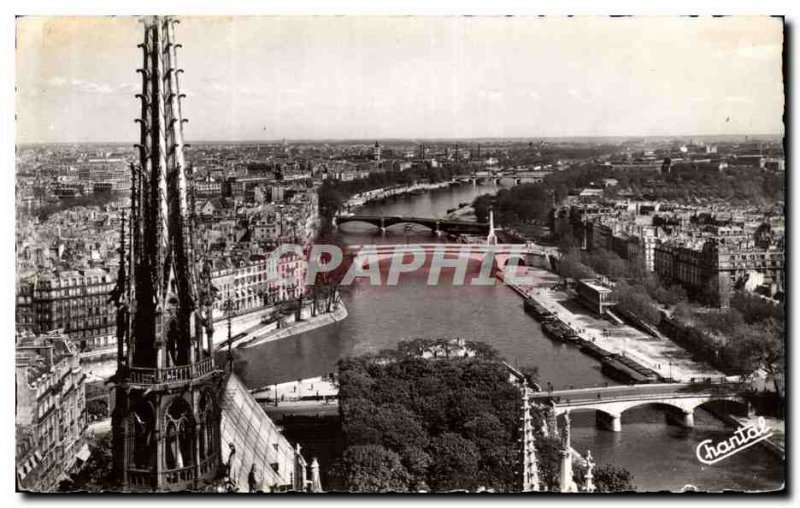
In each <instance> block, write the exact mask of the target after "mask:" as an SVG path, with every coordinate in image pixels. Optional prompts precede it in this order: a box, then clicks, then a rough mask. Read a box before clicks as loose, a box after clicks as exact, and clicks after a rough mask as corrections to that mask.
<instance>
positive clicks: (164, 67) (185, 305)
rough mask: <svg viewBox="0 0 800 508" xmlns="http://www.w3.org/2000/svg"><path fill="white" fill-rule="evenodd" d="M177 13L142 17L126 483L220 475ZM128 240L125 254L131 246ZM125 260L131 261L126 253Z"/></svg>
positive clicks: (123, 386)
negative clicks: (189, 175) (198, 270)
mask: <svg viewBox="0 0 800 508" xmlns="http://www.w3.org/2000/svg"><path fill="white" fill-rule="evenodd" d="M177 23H178V21H177V20H175V19H173V18H171V17H159V16H152V17H147V18H144V19H143V32H144V41H143V42H142V43H141V44H140V45H139V48H140V49H141V50H142V68H141V69H138V72H139V73H140V75H141V78H142V92H141V93H140V94H137V96H136V97H137V98H138V99H139V101H140V105H141V116H140V118H138V119H137V120H136V121H137V122H138V123H139V144H137V145H136V146H137V148H138V150H139V161H138V164H133V165H132V166H131V171H132V175H131V176H132V177H131V187H132V188H131V210H130V214H129V217H130V226H129V228H128V235H125V234H124V230H123V232H122V233H123V235H122V238H123V240H122V247H121V253H120V255H121V258H120V259H121V261H120V279H121V280H120V282H119V286H118V288H119V290H118V293H119V296H118V298H117V309H118V315H117V336H118V337H119V338H120V339H121V341H120V344H119V345H118V351H117V354H118V356H117V373H116V374H115V376H114V377H113V378H112V380H113V382H114V384H115V385H116V387H115V391H116V398H115V401H116V403H115V408H114V412H113V414H112V433H113V458H114V470H115V474H116V475H117V477H118V478H119V480H120V482H121V485H122V488H123V489H124V490H137V489H143V490H157V491H161V490H187V489H198V488H200V487H201V485H203V484H204V482H207V481H210V480H211V479H213V478H214V477H215V475H216V474H217V470H218V465H219V464H218V462H219V458H220V449H219V448H220V440H219V435H220V418H221V417H220V408H219V405H218V404H216V403H215V401H214V395H213V394H214V390H215V389H216V388H215V387H216V386H217V380H218V379H219V378H220V375H219V374H220V372H219V371H218V370H217V369H216V367H215V365H214V347H213V342H212V338H211V333H210V329H209V327H210V312H209V311H210V307H209V305H208V304H207V303H206V302H203V301H200V299H199V298H198V295H197V280H196V276H195V260H194V252H193V248H192V234H191V227H190V215H189V210H188V196H187V175H186V161H185V159H184V155H183V147H184V143H183V123H184V120H183V116H182V113H181V104H180V100H181V98H182V97H183V95H182V94H181V93H180V86H179V80H178V76H179V74H180V73H181V72H182V71H181V69H179V68H178V65H177V58H176V50H177V48H178V47H180V44H176V42H175V40H176V39H175V25H176V24H177ZM126 248H127V254H126ZM126 261H127V262H126Z"/></svg>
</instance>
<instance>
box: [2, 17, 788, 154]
mask: <svg viewBox="0 0 800 508" xmlns="http://www.w3.org/2000/svg"><path fill="white" fill-rule="evenodd" d="M141 32H142V29H141V25H140V24H139V22H138V21H137V20H136V19H134V18H125V17H116V18H112V17H108V18H19V19H18V22H17V65H16V69H17V77H16V79H17V81H16V82H17V120H18V121H17V139H18V141H19V142H46V141H130V142H131V143H133V142H136V141H137V137H138V132H139V129H138V126H137V125H136V124H134V118H136V115H137V114H138V112H139V107H140V106H139V101H138V100H137V99H135V98H134V94H135V93H137V92H138V91H139V88H140V86H141V81H140V78H139V75H138V74H136V72H135V71H136V68H137V67H140V66H141V61H142V57H141V50H139V49H137V48H136V45H137V44H138V43H139V42H141V39H142V34H141ZM177 37H178V39H179V42H181V43H182V44H183V49H181V50H179V53H178V60H179V63H180V65H181V67H183V68H184V69H185V73H184V74H182V76H181V78H182V79H181V88H182V91H184V92H185V93H186V94H187V95H188V97H187V98H186V99H185V101H184V108H183V111H184V114H185V116H186V118H188V119H189V123H188V124H187V125H186V127H185V129H186V130H185V133H186V137H187V139H188V140H190V141H191V140H257V139H265V140H266V139H280V138H287V139H298V138H302V139H315V138H316V139H318V138H362V139H373V138H374V139H379V138H398V137H402V138H432V137H504V136H507V137H546V136H609V135H634V136H635V135H668V134H780V133H782V132H783V124H782V114H783V106H784V104H783V83H782V68H781V65H782V63H781V62H782V60H781V58H782V57H781V48H782V42H783V41H782V37H783V36H782V24H781V21H780V20H779V19H771V18H766V17H737V18H708V17H706V18H678V17H647V18H641V17H640V18H605V17H578V18H554V17H548V18H535V17H471V18H470V17H352V16H350V17H348V16H339V17H241V18H222V17H221V18H201V17H184V18H181V24H180V25H178V26H177Z"/></svg>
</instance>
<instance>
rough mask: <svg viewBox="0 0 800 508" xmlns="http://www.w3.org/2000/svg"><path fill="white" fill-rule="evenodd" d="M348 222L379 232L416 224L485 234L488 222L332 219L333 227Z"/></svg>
mask: <svg viewBox="0 0 800 508" xmlns="http://www.w3.org/2000/svg"><path fill="white" fill-rule="evenodd" d="M348 222H362V223H366V224H372V225H373V226H375V227H377V228H379V229H380V230H381V232H386V229H387V228H390V227H392V226H395V225H397V224H417V225H420V226H424V227H426V228H428V229H430V230H431V231H432V232H434V233H436V234H439V233H452V234H471V235H485V234H488V233H489V224H487V223H484V222H468V221H459V220H450V219H434V218H430V217H404V216H401V215H386V216H383V215H337V216H336V217H334V219H333V225H334V227H337V226H341V225H342V224H347V223H348Z"/></svg>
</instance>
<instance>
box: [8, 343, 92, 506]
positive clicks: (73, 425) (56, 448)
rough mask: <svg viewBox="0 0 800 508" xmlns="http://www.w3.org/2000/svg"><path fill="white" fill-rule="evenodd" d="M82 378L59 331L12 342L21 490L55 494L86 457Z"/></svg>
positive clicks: (73, 354) (74, 355)
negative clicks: (14, 363)
mask: <svg viewBox="0 0 800 508" xmlns="http://www.w3.org/2000/svg"><path fill="white" fill-rule="evenodd" d="M84 380H85V375H84V373H83V369H82V368H81V366H80V359H79V356H78V350H77V348H76V347H75V345H74V344H73V343H72V342H71V341H70V340H69V338H68V337H66V336H65V335H64V334H61V333H50V334H47V335H34V334H32V333H28V332H23V333H21V334H18V335H17V338H16V385H17V387H16V394H17V404H16V441H17V451H16V464H17V485H18V487H19V488H21V489H23V490H35V491H38V492H42V491H45V492H47V491H55V490H56V489H57V488H58V483H59V481H60V480H63V479H66V478H67V476H68V474H69V473H70V472H71V471H73V470H74V468H75V467H76V465H77V463H78V461H85V460H86V459H87V458H88V447H87V446H86V442H85V439H84V436H85V432H86V425H87V418H86V392H85V386H84Z"/></svg>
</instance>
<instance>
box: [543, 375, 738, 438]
mask: <svg viewBox="0 0 800 508" xmlns="http://www.w3.org/2000/svg"><path fill="white" fill-rule="evenodd" d="M741 392H742V385H740V384H738V383H727V382H718V383H714V382H702V383H666V384H644V385H628V386H608V387H599V388H580V389H575V390H557V391H538V392H531V393H530V394H529V397H530V400H531V402H532V403H536V404H539V405H544V406H549V407H551V408H552V409H553V410H554V412H555V414H556V415H561V414H564V413H568V412H569V413H571V412H575V411H595V412H596V414H597V423H598V426H600V427H604V428H606V429H608V430H611V431H614V432H619V431H621V430H622V413H623V412H625V411H626V410H628V409H631V408H634V407H638V406H643V405H655V406H661V407H663V408H664V409H665V410H666V415H667V420H668V421H670V422H674V423H677V424H679V425H682V426H684V427H693V426H694V410H695V409H697V408H698V407H700V406H706V405H708V407H707V408H708V409H711V406H712V405H714V406H716V409H717V410H719V411H723V412H725V413H738V414H742V415H747V414H748V413H749V411H750V406H749V404H748V402H747V401H746V400H745V399H744V397H742V395H741Z"/></svg>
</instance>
